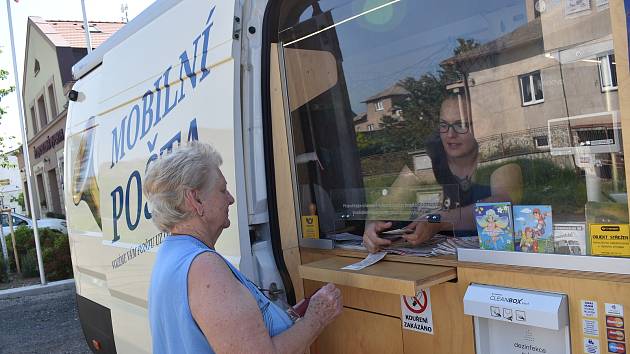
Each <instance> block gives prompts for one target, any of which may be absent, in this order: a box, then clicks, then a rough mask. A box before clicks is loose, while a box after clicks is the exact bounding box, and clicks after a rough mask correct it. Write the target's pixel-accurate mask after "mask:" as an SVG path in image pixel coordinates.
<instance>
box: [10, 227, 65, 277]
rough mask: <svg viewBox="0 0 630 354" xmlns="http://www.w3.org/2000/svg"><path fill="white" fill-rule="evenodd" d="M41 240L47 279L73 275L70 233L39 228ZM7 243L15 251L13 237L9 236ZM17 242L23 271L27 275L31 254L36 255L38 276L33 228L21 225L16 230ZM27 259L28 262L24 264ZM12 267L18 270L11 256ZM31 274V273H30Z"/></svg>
mask: <svg viewBox="0 0 630 354" xmlns="http://www.w3.org/2000/svg"><path fill="white" fill-rule="evenodd" d="M39 240H40V246H41V249H42V258H43V261H44V269H45V270H46V279H48V280H50V281H54V280H62V279H68V278H71V277H72V260H71V258H70V244H69V241H68V235H66V234H63V233H61V232H59V231H56V230H51V229H39ZM7 241H8V242H7V244H8V247H9V250H10V252H13V251H12V250H13V248H12V247H13V246H12V243H11V238H10V237H8V238H7ZM15 243H16V245H17V251H18V256H19V257H20V261H21V262H22V263H21V264H20V265H21V267H22V272H23V275H24V276H27V275H26V274H27V273H26V272H27V270H28V271H30V270H31V268H26V267H27V266H28V267H30V263H28V262H30V261H31V256H32V255H35V270H36V273H35V276H37V274H38V273H37V254H36V250H35V238H34V236H33V230H32V229H30V228H28V227H26V226H20V227H18V228H16V230H15ZM24 261H26V262H27V263H28V264H26V265H25V264H24V263H23V262H24ZM10 267H11V270H12V271H14V272H15V271H16V267H15V261H14V260H13V258H10ZM29 274H30V273H29Z"/></svg>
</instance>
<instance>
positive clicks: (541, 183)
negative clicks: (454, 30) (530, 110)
mask: <svg viewBox="0 0 630 354" xmlns="http://www.w3.org/2000/svg"><path fill="white" fill-rule="evenodd" d="M507 163H517V164H518V165H519V166H520V167H521V173H522V174H523V184H524V185H523V199H522V201H521V202H520V204H523V205H527V204H544V205H551V206H552V210H553V213H554V215H557V216H563V217H567V218H570V217H582V218H583V217H584V204H586V200H587V199H586V182H585V180H584V177H583V176H581V175H580V174H578V173H577V172H576V170H574V169H572V168H563V167H559V166H557V165H556V164H554V163H553V161H551V160H549V159H531V160H530V159H519V160H516V161H513V162H506V163H499V164H493V165H486V166H484V167H482V168H479V169H478V171H477V174H476V176H477V178H478V181H479V183H482V184H487V185H489V184H490V175H491V174H492V172H493V171H494V170H496V169H497V168H498V167H500V166H502V165H505V164H507Z"/></svg>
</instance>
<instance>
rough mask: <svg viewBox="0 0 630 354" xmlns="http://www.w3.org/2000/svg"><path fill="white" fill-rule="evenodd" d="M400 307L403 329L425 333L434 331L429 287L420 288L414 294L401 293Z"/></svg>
mask: <svg viewBox="0 0 630 354" xmlns="http://www.w3.org/2000/svg"><path fill="white" fill-rule="evenodd" d="M400 308H401V310H402V311H401V312H402V325H403V329H405V330H408V331H416V332H420V333H427V334H433V333H434V329H433V312H432V310H431V293H430V292H429V289H422V290H421V291H419V292H418V294H417V295H416V296H404V295H402V296H401V297H400Z"/></svg>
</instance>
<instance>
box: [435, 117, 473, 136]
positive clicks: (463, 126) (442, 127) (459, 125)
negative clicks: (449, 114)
mask: <svg viewBox="0 0 630 354" xmlns="http://www.w3.org/2000/svg"><path fill="white" fill-rule="evenodd" d="M450 128H453V131H454V132H455V133H457V134H466V133H468V130H469V129H470V123H466V122H462V121H457V122H455V123H453V124H449V123H447V122H445V121H443V120H442V121H440V124H439V125H438V129H439V131H440V133H443V134H446V133H448V130H449V129H450Z"/></svg>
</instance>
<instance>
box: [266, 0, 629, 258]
mask: <svg viewBox="0 0 630 354" xmlns="http://www.w3.org/2000/svg"><path fill="white" fill-rule="evenodd" d="M279 18H280V25H279V42H280V43H279V44H280V48H281V58H282V60H283V64H284V66H283V69H284V74H285V90H286V93H287V100H286V105H287V107H288V111H289V117H288V118H287V119H288V121H287V124H288V128H289V133H290V142H291V147H292V153H293V156H292V161H293V163H294V173H295V181H296V186H295V188H296V189H297V192H298V193H297V200H296V205H297V207H298V210H299V214H300V216H299V217H300V218H302V220H301V221H302V223H301V224H302V225H303V227H302V233H303V236H304V237H319V238H327V237H328V238H334V237H338V235H345V234H348V233H350V234H354V235H363V233H364V232H367V231H366V230H365V228H366V226H370V225H372V224H373V223H374V222H376V221H392V222H393V225H392V228H399V227H403V228H404V227H407V228H416V231H417V230H418V227H420V226H418V225H428V224H433V225H430V226H432V228H431V231H430V233H431V234H439V235H449V236H458V237H459V236H462V237H463V236H470V237H474V236H478V235H479V236H480V238H482V240H481V242H480V246H481V247H482V248H490V249H493V248H494V249H510V247H511V250H521V251H528V252H549V253H552V252H558V253H571V254H587V253H588V254H597V255H620V254H616V253H615V252H614V251H612V252H609V251H610V249H608V250H606V247H608V246H606V245H602V243H599V244H598V243H592V242H591V240H592V236H594V235H596V234H600V235H601V234H602V232H603V233H604V234H606V232H608V231H606V230H604V229H602V228H601V227H600V226H598V225H609V226H612V227H613V229H614V228H615V227H618V230H620V231H618V232H621V233H626V236H627V233H628V231H627V229H628V225H627V224H628V212H627V192H626V179H625V168H624V154H623V144H622V131H621V122H620V119H621V118H620V117H621V114H620V111H619V109H620V108H619V97H618V92H617V91H616V90H610V89H604V88H610V87H617V80H618V76H617V72H616V70H617V66H616V63H615V59H614V58H615V57H614V53H615V51H616V50H626V51H627V46H626V44H625V43H617V42H614V41H613V39H612V38H613V36H612V28H613V25H614V24H613V23H612V21H611V16H610V10H609V8H608V6H607V5H606V6H603V5H602V6H599V5H593V6H592V7H591V6H573V5H572V6H565V4H564V2H561V1H546V2H545V6H544V7H540V6H538V7H536V8H535V6H534V1H526V0H489V1H453V0H441V1H437V0H431V1H411V0H395V1H387V0H368V1H366V0H361V1H359V0H354V1H352V0H350V1H349V0H321V1H312V0H309V1H299V0H298V1H285V2H284V3H283V5H282V8H281V11H280V16H279ZM622 20H623V19H622ZM616 26H620V24H616ZM621 26H622V27H623V28H622V30H623V31H625V23H623V24H621ZM624 70H627V68H624ZM598 79H599V81H600V82H601V85H598V84H597V82H598ZM480 203H486V204H480ZM492 214H493V215H492ZM314 216H316V217H317V218H315V219H313V217H314ZM434 217H437V219H435V218H434ZM431 218H434V219H431ZM305 220H307V221H310V222H311V223H305ZM313 220H316V224H317V227H316V228H312V227H311V226H309V225H312V221H313ZM414 221H415V222H418V223H413V224H412V222H414ZM428 221H432V222H431V223H429V222H428ZM422 227H424V226H422ZM597 227H600V228H599V229H597ZM508 230H509V231H508ZM602 230H604V231H602ZM610 230H612V229H610ZM427 232H429V231H427ZM609 234H611V235H612V234H614V232H613V231H610V232H609ZM509 237H512V239H511V240H512V241H509ZM506 240H507V241H506ZM607 252H609V253H607ZM629 255H630V254H629Z"/></svg>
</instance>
